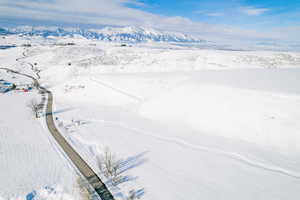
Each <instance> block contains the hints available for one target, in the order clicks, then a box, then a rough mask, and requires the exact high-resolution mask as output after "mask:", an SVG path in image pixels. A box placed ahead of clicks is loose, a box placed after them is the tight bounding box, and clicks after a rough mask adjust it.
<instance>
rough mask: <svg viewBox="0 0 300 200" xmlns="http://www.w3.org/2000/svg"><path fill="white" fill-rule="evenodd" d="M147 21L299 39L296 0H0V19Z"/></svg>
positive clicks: (219, 33)
mask: <svg viewBox="0 0 300 200" xmlns="http://www.w3.org/2000/svg"><path fill="white" fill-rule="evenodd" d="M14 24H17V25H18V24H27V25H40V24H42V25H51V26H53V25H56V24H57V25H59V26H64V25H66V26H72V25H74V26H84V27H93V26H94V27H99V26H101V25H116V26H127V25H134V26H145V27H152V28H157V29H161V30H168V31H181V32H185V33H191V34H199V35H203V36H211V35H215V37H217V38H218V37H224V38H229V37H231V38H241V39H242V38H244V39H247V38H248V39H249V38H268V37H269V38H278V39H290V40H298V41H300V37H299V35H300V0H0V25H2V26H5V25H14Z"/></svg>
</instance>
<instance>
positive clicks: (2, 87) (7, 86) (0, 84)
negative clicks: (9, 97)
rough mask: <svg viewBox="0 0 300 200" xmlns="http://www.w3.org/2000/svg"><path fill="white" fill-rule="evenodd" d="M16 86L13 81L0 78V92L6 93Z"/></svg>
mask: <svg viewBox="0 0 300 200" xmlns="http://www.w3.org/2000/svg"><path fill="white" fill-rule="evenodd" d="M15 88H16V85H15V84H13V83H9V82H6V81H4V80H2V79H1V80H0V93H7V92H9V91H11V90H13V89H15Z"/></svg>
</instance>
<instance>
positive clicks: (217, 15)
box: [206, 12, 224, 17]
mask: <svg viewBox="0 0 300 200" xmlns="http://www.w3.org/2000/svg"><path fill="white" fill-rule="evenodd" d="M206 15H207V16H210V17H221V16H223V15H224V14H223V13H218V12H213V13H206Z"/></svg>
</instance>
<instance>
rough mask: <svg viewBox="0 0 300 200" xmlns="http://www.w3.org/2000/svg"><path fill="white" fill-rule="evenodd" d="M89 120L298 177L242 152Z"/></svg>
mask: <svg viewBox="0 0 300 200" xmlns="http://www.w3.org/2000/svg"><path fill="white" fill-rule="evenodd" d="M91 121H92V122H100V123H106V124H111V125H113V126H118V127H120V128H124V129H128V130H131V131H133V132H135V133H136V134H143V135H146V136H149V137H153V138H155V139H157V140H160V141H164V142H169V143H173V144H177V145H179V146H181V147H185V148H190V149H194V150H198V151H204V152H209V153H214V154H217V155H222V156H225V157H227V158H230V159H233V160H236V161H238V162H241V163H243V164H245V165H248V166H251V167H255V168H258V169H261V170H265V171H269V172H273V173H278V174H281V175H285V176H289V177H292V178H295V179H300V174H299V172H294V171H290V170H287V169H284V168H280V167H277V166H272V165H268V164H265V163H262V162H258V161H254V160H251V159H249V158H247V157H246V156H244V155H242V154H238V153H234V152H227V151H222V150H220V149H216V148H211V147H206V146H203V145H195V144H191V143H189V142H186V141H184V140H181V139H178V138H171V137H163V136H159V135H155V134H153V133H150V132H147V131H145V130H142V129H139V128H134V127H129V126H127V125H125V124H123V123H119V122H113V121H106V120H91Z"/></svg>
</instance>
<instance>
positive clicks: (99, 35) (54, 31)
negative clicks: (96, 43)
mask: <svg viewBox="0 0 300 200" xmlns="http://www.w3.org/2000/svg"><path fill="white" fill-rule="evenodd" d="M0 32H3V33H10V34H19V35H25V36H42V37H45V38H48V37H61V36H63V37H78V36H79V37H84V38H87V39H98V40H103V41H116V42H146V41H156V42H195V43H200V42H205V41H204V40H202V39H200V38H198V37H193V36H189V35H185V34H181V33H171V32H164V31H158V30H154V29H149V28H143V27H131V26H129V27H122V28H116V27H105V28H102V29H80V28H58V27H29V26H21V27H16V28H1V29H0Z"/></svg>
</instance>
